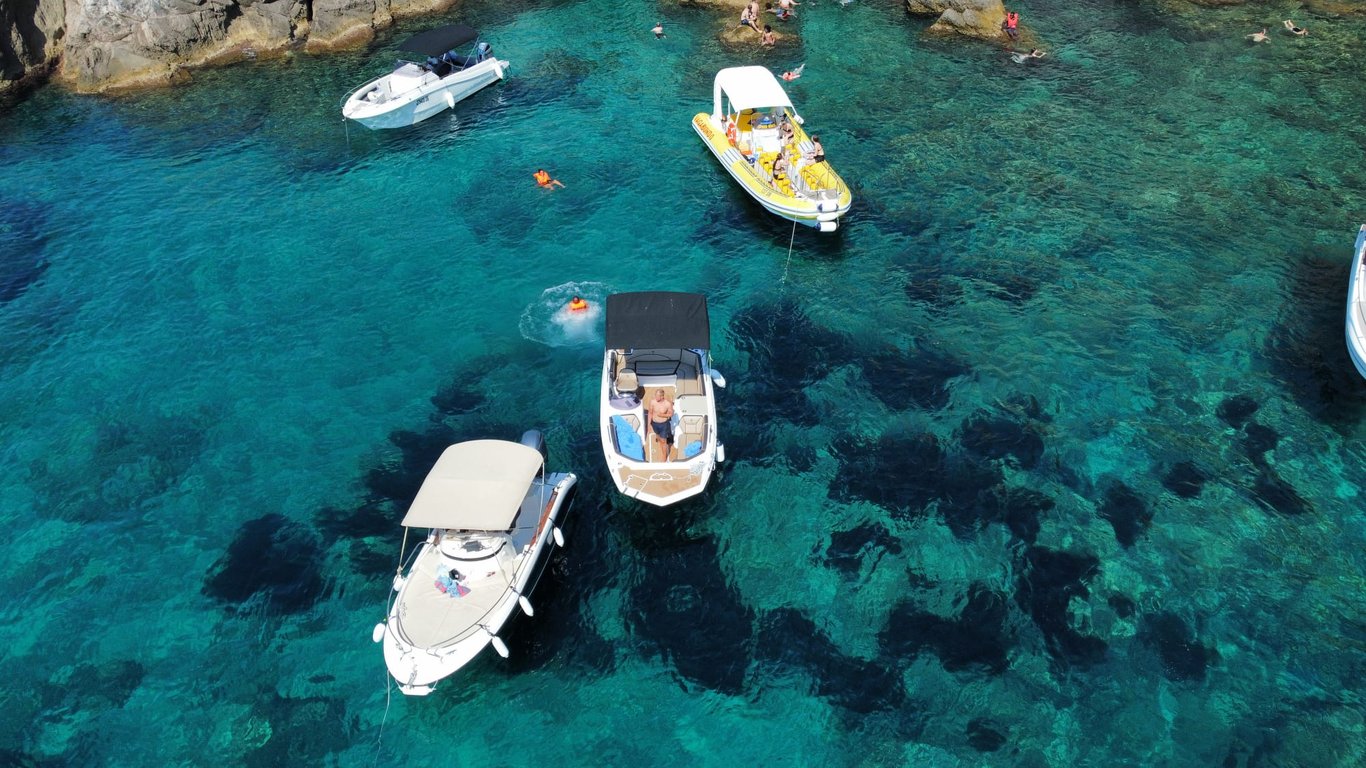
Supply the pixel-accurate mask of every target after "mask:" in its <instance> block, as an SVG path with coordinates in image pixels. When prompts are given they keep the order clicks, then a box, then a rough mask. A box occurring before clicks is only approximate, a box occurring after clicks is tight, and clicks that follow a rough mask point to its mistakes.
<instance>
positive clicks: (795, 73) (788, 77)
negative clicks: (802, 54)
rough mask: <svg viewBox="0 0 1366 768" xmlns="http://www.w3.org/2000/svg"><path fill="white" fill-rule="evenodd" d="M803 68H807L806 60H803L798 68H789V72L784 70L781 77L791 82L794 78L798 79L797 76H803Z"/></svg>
mask: <svg viewBox="0 0 1366 768" xmlns="http://www.w3.org/2000/svg"><path fill="white" fill-rule="evenodd" d="M803 69H806V62H802V63H801V64H798V65H797V68H796V69H792V70H788V71H787V72H784V73H783V74H782V75H780V77H782V78H783V79H784V80H786V81H787V82H789V83H790V82H792V81H793V80H796V79H797V78H799V77H801V76H802V70H803Z"/></svg>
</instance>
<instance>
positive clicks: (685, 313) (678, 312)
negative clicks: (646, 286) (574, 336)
mask: <svg viewBox="0 0 1366 768" xmlns="http://www.w3.org/2000/svg"><path fill="white" fill-rule="evenodd" d="M607 348H608V349H660V348H665V349H710V348H711V323H710V322H708V320H707V297H706V296H703V295H702V294H700V293H670V292H668V291H648V292H645V293H614V294H612V295H611V296H608V297H607Z"/></svg>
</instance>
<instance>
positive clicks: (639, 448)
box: [612, 416, 645, 461]
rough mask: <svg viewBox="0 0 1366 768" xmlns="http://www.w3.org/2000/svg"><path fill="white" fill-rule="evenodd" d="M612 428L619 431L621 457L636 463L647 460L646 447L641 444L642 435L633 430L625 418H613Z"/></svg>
mask: <svg viewBox="0 0 1366 768" xmlns="http://www.w3.org/2000/svg"><path fill="white" fill-rule="evenodd" d="M612 427H613V428H614V429H616V431H617V450H618V451H621V455H622V456H625V457H626V458H628V459H635V460H636V461H644V460H645V445H644V444H643V443H641V442H640V435H637V434H636V431H635V430H634V429H631V424H630V422H628V421H627V420H626V417H625V416H613V417H612Z"/></svg>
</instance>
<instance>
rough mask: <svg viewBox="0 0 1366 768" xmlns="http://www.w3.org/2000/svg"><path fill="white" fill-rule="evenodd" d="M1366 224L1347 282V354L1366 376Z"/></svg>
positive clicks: (1360, 372)
mask: <svg viewBox="0 0 1366 768" xmlns="http://www.w3.org/2000/svg"><path fill="white" fill-rule="evenodd" d="M1363 262H1366V224H1362V225H1361V229H1360V230H1359V231H1358V232H1357V240H1356V245H1355V246H1354V248H1353V250H1352V276H1351V279H1350V281H1349V282H1348V284H1347V323H1346V332H1347V354H1348V355H1350V356H1351V358H1352V364H1353V365H1355V366H1356V369H1357V373H1359V374H1361V375H1362V377H1364V378H1366V264H1363Z"/></svg>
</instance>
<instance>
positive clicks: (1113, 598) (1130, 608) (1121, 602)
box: [1105, 593, 1138, 619]
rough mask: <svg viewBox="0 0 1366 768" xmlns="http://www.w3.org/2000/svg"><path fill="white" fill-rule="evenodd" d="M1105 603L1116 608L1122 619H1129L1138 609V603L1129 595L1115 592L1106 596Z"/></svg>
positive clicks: (1116, 613)
mask: <svg viewBox="0 0 1366 768" xmlns="http://www.w3.org/2000/svg"><path fill="white" fill-rule="evenodd" d="M1105 603H1106V604H1107V605H1109V606H1110V608H1112V609H1113V610H1114V612H1115V615H1116V616H1118V617H1120V618H1121V619H1127V618H1129V617H1130V616H1133V615H1134V612H1135V611H1137V610H1138V604H1137V603H1135V602H1134V601H1133V600H1132V599H1130V598H1129V597H1128V596H1126V595H1121V594H1119V593H1115V594H1113V595H1110V596H1109V597H1107V598H1105Z"/></svg>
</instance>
